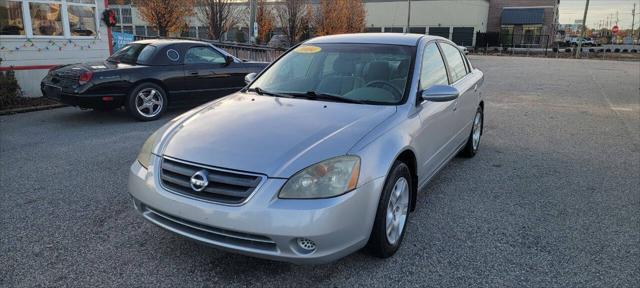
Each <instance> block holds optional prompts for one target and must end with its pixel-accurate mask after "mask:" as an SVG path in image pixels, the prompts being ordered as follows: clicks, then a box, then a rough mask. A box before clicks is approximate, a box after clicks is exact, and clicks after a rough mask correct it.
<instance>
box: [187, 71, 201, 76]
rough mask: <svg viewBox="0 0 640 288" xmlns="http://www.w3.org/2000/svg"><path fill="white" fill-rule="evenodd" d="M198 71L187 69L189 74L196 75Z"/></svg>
mask: <svg viewBox="0 0 640 288" xmlns="http://www.w3.org/2000/svg"><path fill="white" fill-rule="evenodd" d="M198 74H200V73H198V71H189V75H198Z"/></svg>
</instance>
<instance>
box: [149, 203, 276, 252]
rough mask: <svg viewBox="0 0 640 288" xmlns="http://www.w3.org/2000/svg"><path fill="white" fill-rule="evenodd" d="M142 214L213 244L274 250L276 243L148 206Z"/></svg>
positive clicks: (177, 230) (187, 235) (167, 227)
mask: <svg viewBox="0 0 640 288" xmlns="http://www.w3.org/2000/svg"><path fill="white" fill-rule="evenodd" d="M143 210H144V212H143V213H142V215H143V216H144V217H145V218H147V220H149V221H151V222H153V223H155V224H157V225H160V226H161V227H164V228H165V229H169V230H171V231H173V232H176V233H178V234H181V235H184V236H186V237H189V238H192V239H196V240H199V241H203V242H206V243H209V244H214V245H225V246H235V247H240V248H243V249H256V250H263V251H270V252H276V251H277V247H276V243H275V242H274V241H273V240H271V239H270V238H269V237H266V236H262V235H255V234H249V233H243V232H237V231H231V230H226V229H221V228H216V227H211V226H207V225H202V224H199V223H195V222H193V221H189V220H186V219H182V218H180V217H176V216H173V215H168V214H165V213H162V212H159V211H157V210H154V209H152V208H150V207H148V206H144V207H143Z"/></svg>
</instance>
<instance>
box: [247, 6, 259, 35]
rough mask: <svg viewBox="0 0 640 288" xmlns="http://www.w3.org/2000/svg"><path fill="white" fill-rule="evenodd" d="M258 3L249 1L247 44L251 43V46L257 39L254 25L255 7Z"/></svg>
mask: <svg viewBox="0 0 640 288" xmlns="http://www.w3.org/2000/svg"><path fill="white" fill-rule="evenodd" d="M257 4H258V3H256V0H249V12H250V13H249V18H250V19H249V42H251V44H256V42H257V41H256V39H257V38H258V35H257V34H258V33H257V31H256V30H257V29H256V28H258V27H257V26H258V25H256V6H257Z"/></svg>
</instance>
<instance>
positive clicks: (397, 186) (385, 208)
mask: <svg viewBox="0 0 640 288" xmlns="http://www.w3.org/2000/svg"><path fill="white" fill-rule="evenodd" d="M412 185H414V183H412V178H411V173H410V171H409V167H408V166H407V165H406V164H405V163H402V162H398V161H396V162H395V163H394V164H393V167H391V172H390V173H389V176H388V177H387V180H386V182H385V185H384V188H383V190H382V195H381V196H380V202H379V203H378V210H377V212H376V219H375V222H374V224H373V229H372V231H371V236H369V243H367V249H368V250H369V251H370V252H371V253H372V254H373V255H375V256H377V257H380V258H387V257H391V256H393V254H395V253H396V251H398V248H400V244H401V243H402V239H403V238H404V234H405V230H406V229H405V228H406V226H407V222H408V220H409V203H410V202H411V201H410V200H411V199H410V198H411V191H412V189H411V188H412V187H413V186H412Z"/></svg>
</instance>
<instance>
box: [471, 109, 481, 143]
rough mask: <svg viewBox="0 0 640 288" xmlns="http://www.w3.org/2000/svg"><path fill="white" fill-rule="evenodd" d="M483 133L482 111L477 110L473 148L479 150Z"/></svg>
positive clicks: (474, 120)
mask: <svg viewBox="0 0 640 288" xmlns="http://www.w3.org/2000/svg"><path fill="white" fill-rule="evenodd" d="M481 134H482V113H481V112H480V111H478V112H476V117H475V118H474V119H473V134H472V136H471V140H472V141H473V142H472V144H473V150H474V151H475V150H478V146H479V145H480V136H481Z"/></svg>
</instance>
